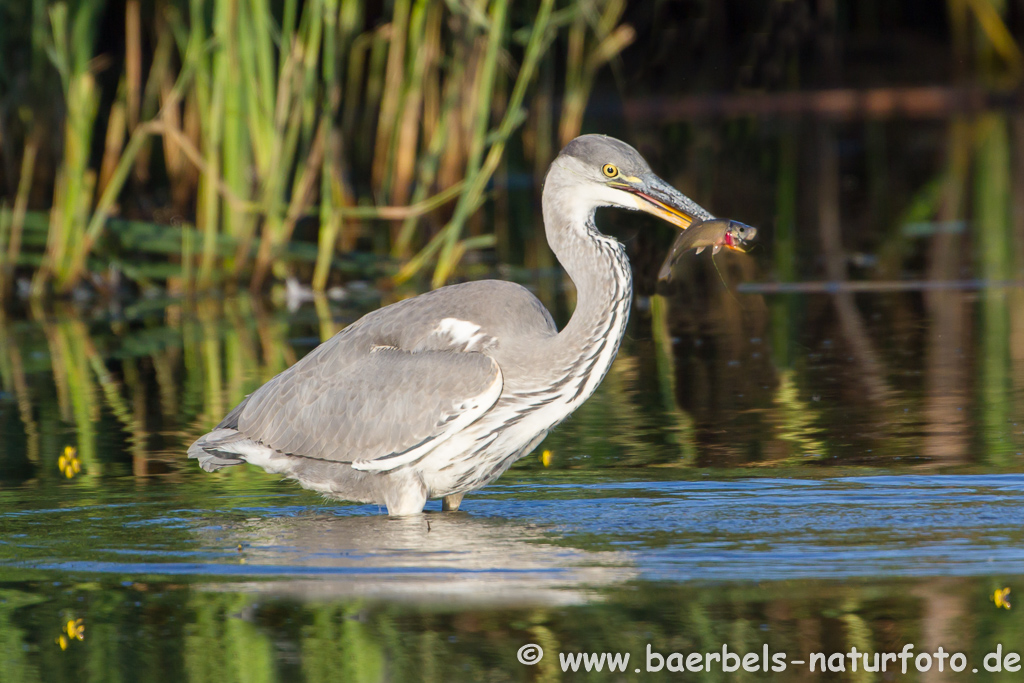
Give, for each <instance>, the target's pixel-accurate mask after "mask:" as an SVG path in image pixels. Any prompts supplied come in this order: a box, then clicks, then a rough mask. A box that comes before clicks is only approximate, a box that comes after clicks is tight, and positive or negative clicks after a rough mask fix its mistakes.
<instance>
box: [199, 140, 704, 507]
mask: <svg viewBox="0 0 1024 683" xmlns="http://www.w3.org/2000/svg"><path fill="white" fill-rule="evenodd" d="M602 206H617V207H621V208H624V209H632V210H640V211H646V212H648V213H651V214H654V215H656V216H659V217H660V218H662V219H664V220H666V221H668V222H669V223H672V224H674V225H676V226H677V227H679V228H681V229H686V228H687V227H688V226H689V225H690V224H691V223H692V222H694V221H697V220H710V219H712V218H713V217H712V216H711V214H709V213H708V212H707V211H705V210H704V209H702V208H701V207H700V206H698V205H697V204H696V203H694V202H693V201H692V200H691V199H689V198H688V197H686V196H685V195H683V194H682V193H681V192H679V191H678V190H676V189H674V188H673V187H672V186H670V185H669V184H668V183H666V182H665V181H663V180H662V179H661V178H659V177H658V176H656V175H655V174H654V173H653V172H652V171H651V168H650V166H649V165H648V164H647V162H646V161H644V159H643V157H642V156H640V154H639V153H638V152H637V151H636V150H635V149H633V148H632V147H630V146H629V145H627V144H626V143H624V142H621V141H619V140H616V139H614V138H610V137H605V136H602V135H584V136H581V137H578V138H576V139H575V140H573V141H571V142H570V143H569V144H568V145H566V146H565V148H564V149H562V151H561V152H560V153H559V154H558V156H557V157H556V158H555V160H554V161H553V162H552V164H551V167H550V169H549V170H548V173H547V176H546V178H545V181H544V191H543V196H542V210H543V217H544V228H545V231H546V235H547V240H548V244H549V245H550V246H551V249H552V251H553V252H554V253H555V256H556V257H557V258H558V260H559V262H560V263H561V264H562V266H563V267H564V268H565V270H566V272H567V273H568V275H569V277H570V278H571V279H572V281H573V283H574V284H575V285H576V290H577V304H576V309H575V311H574V313H573V315H572V318H571V319H570V321H569V322H568V324H567V325H566V326H565V327H564V329H562V330H561V331H559V330H558V328H557V327H556V326H555V323H554V321H553V320H552V318H551V314H550V313H548V311H547V310H546V309H545V308H544V306H543V305H542V304H541V303H540V301H538V300H537V298H536V297H535V296H534V295H533V294H531V293H530V292H529V291H528V290H527V289H526V288H524V287H522V286H520V285H518V284H514V283H511V282H503V281H499V280H487V281H480V282H467V283H463V284H457V285H450V286H448V287H442V288H440V289H436V290H434V291H431V292H427V293H425V294H421V295H419V296H416V297H413V298H411V299H406V300H404V301H400V302H397V303H394V304H391V305H389V306H385V307H383V308H380V309H378V310H376V311H373V312H371V313H368V314H366V315H365V316H363V317H362V318H360V319H359V320H358V321H356V322H354V323H352V324H351V325H349V326H348V327H346V328H345V329H343V330H342V331H341V332H339V333H338V334H336V335H335V336H334V337H332V338H330V339H328V340H327V341H325V342H324V343H322V344H321V345H320V346H318V347H316V348H315V349H314V350H313V351H311V352H310V353H309V354H307V355H306V356H305V357H303V358H302V360H300V361H298V362H297V363H296V364H295V365H293V366H292V367H290V368H288V369H287V370H285V371H284V372H282V373H281V374H279V375H277V376H276V377H274V378H272V379H271V380H270V381H268V382H267V383H266V384H264V385H263V386H262V387H260V388H259V389H257V390H256V391H254V392H253V393H252V394H250V395H249V396H248V397H247V398H246V399H245V400H243V401H242V402H241V403H239V404H238V406H236V407H235V408H234V409H233V410H232V411H231V412H230V413H228V415H227V416H226V417H225V418H224V419H223V420H222V421H221V423H220V424H219V425H217V428H216V429H214V430H213V431H211V432H209V433H208V434H206V435H205V436H202V437H201V438H199V439H198V440H197V441H196V442H195V443H193V444H192V446H191V447H190V448H189V450H188V457H189V458H196V459H198V460H199V464H200V466H202V468H203V469H204V470H207V471H214V470H217V469H220V468H222V467H225V466H228V465H238V464H241V463H243V462H248V463H251V464H253V465H258V466H260V467H262V468H263V469H264V470H266V471H267V472H271V473H276V474H282V475H284V476H285V477H288V478H291V479H295V480H297V481H298V482H299V483H300V484H301V485H302V486H303V487H305V488H307V489H311V490H314V491H318V492H320V493H323V494H325V495H326V496H328V497H331V498H336V499H339V500H348V501H355V502H364V503H377V504H383V505H386V506H387V510H388V513H389V514H390V515H396V516H397V515H411V514H418V513H421V512H422V511H423V507H424V505H425V504H426V501H427V500H428V499H431V498H442V501H443V502H442V508H443V509H444V510H457V509H458V507H459V505H460V503H461V502H462V497H463V496H464V495H465V494H466V493H467V492H470V491H474V490H476V489H479V488H481V487H483V486H485V485H487V484H489V483H490V482H492V481H494V480H495V479H497V478H498V477H499V476H501V474H502V473H503V472H505V470H507V469H508V468H509V466H510V465H511V464H512V463H514V462H515V461H516V460H518V459H520V458H522V457H523V456H525V455H527V454H529V453H530V452H531V451H532V450H533V449H534V448H535V447H536V446H537V445H538V444H539V443H540V442H541V440H543V439H544V437H545V436H546V435H547V433H548V432H549V431H550V430H551V428H552V427H554V426H555V425H557V424H558V423H559V422H561V421H562V420H564V419H565V418H566V417H568V416H569V414H570V413H572V412H573V411H574V410H576V409H577V408H579V406H580V405H581V404H582V403H583V402H584V401H586V400H587V399H588V398H589V397H590V396H591V395H592V394H593V393H594V391H595V390H596V389H597V386H598V384H600V382H601V380H602V379H604V376H605V374H606V373H607V372H608V368H609V367H610V366H611V364H612V361H613V360H614V358H615V354H616V353H617V352H618V348H619V343H620V342H621V341H622V335H623V333H624V331H625V329H626V320H627V318H628V316H629V308H630V303H631V301H632V295H633V286H632V276H631V273H630V267H629V262H628V260H627V259H626V253H625V249H624V248H623V246H622V245H621V244H620V243H619V242H618V241H616V240H615V239H613V238H611V237H608V236H606V235H604V234H602V233H601V232H599V231H598V229H597V227H596V225H595V223H594V214H595V211H596V210H597V209H598V208H599V207H602Z"/></svg>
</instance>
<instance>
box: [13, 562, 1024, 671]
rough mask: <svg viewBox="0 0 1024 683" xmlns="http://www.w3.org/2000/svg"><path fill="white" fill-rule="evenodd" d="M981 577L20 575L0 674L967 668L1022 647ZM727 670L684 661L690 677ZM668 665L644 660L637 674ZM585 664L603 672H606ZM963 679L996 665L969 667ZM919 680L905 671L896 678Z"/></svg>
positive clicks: (1013, 623)
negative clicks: (220, 578)
mask: <svg viewBox="0 0 1024 683" xmlns="http://www.w3.org/2000/svg"><path fill="white" fill-rule="evenodd" d="M1014 578H1017V579H1018V580H1019V577H1014ZM993 585H995V584H993V582H991V581H990V580H988V579H947V580H923V581H891V582H873V583H856V582H854V583H843V584H839V583H835V582H828V581H815V582H776V583H767V584H764V585H759V586H751V585H735V584H723V585H716V586H713V587H710V586H685V585H673V584H665V583H655V582H638V583H633V584H630V585H628V586H625V587H622V588H617V589H612V590H607V591H604V592H602V594H601V595H600V599H599V600H597V601H595V602H593V603H591V604H588V605H584V606H569V607H554V608H550V607H548V608H546V607H531V608H528V609H482V610H481V609H470V610H449V609H444V608H437V607H433V608H416V609H410V608H408V607H401V606H396V605H389V604H374V603H372V602H366V601H338V600H331V599H327V600H321V601H297V600H294V599H291V598H282V597H267V596H259V595H253V594H250V593H240V592H234V591H232V590H230V589H227V590H222V591H216V592H210V591H208V590H204V589H203V588H201V587H195V586H192V587H190V586H183V585H180V584H178V585H175V584H167V583H145V584H143V583H132V584H128V585H120V584H96V585H81V586H75V585H61V586H56V587H41V586H32V585H23V586H18V587H14V588H8V589H5V590H4V591H3V592H2V594H0V595H2V602H0V639H2V642H3V645H4V648H3V651H2V652H3V654H2V655H0V657H2V660H0V663H2V664H3V665H4V680H5V681H8V682H9V683H35V682H37V681H44V680H45V681H63V680H69V681H70V680H76V681H82V680H85V681H121V680H123V681H154V682H155V681H182V680H187V681H197V682H203V681H210V682H213V681H216V682H217V683H231V682H234V681H238V682H239V683H241V682H246V683H248V682H251V681H267V682H269V681H310V682H321V681H338V680H345V681H360V682H363V681H384V680H391V681H445V680H460V681H471V680H480V681H484V680H486V681H494V680H535V679H537V678H538V677H539V678H540V679H541V680H561V679H562V678H568V679H572V678H574V676H572V675H571V672H570V673H568V674H562V672H561V671H560V669H559V667H558V660H557V654H558V653H559V652H561V653H575V652H628V653H630V655H631V662H630V669H632V668H634V666H639V667H640V668H642V669H644V668H646V661H645V655H646V650H647V647H648V646H650V647H651V649H652V651H654V652H658V653H662V654H664V655H668V654H670V653H672V652H683V653H691V652H715V651H717V652H721V649H722V645H723V644H727V645H728V648H729V650H730V651H732V652H739V653H746V652H757V653H760V652H761V649H762V647H763V646H764V645H767V646H768V648H769V651H770V652H772V653H778V652H784V653H786V654H787V657H788V659H789V660H795V659H798V658H802V659H804V660H805V661H806V660H807V659H808V658H809V654H810V653H813V652H823V653H826V654H832V653H835V652H840V653H846V652H849V651H850V648H852V647H856V648H857V649H858V650H859V651H861V652H868V653H874V652H898V651H899V650H900V649H902V648H903V646H904V645H905V644H907V643H911V644H913V645H914V652H915V654H919V653H921V652H934V651H935V650H936V648H937V647H939V646H940V645H941V646H942V647H943V649H944V650H946V651H947V652H963V653H964V654H965V655H966V656H967V658H968V662H969V665H970V666H973V667H977V668H979V669H982V666H981V661H982V658H983V657H984V655H985V654H986V653H988V652H991V651H993V650H994V649H995V647H996V645H997V644H1001V645H1002V647H1003V651H1004V653H1005V652H1007V651H1016V652H1020V651H1022V650H1024V617H1022V613H1021V611H1020V610H1014V609H1011V610H1002V609H998V608H996V607H995V605H994V604H993V603H992V602H991V599H990V595H989V594H990V593H991V589H992V586H993ZM69 606H71V607H69ZM69 615H72V616H74V617H76V618H81V619H82V620H83V624H84V627H85V631H84V640H83V641H81V642H72V643H71V644H70V645H69V646H68V648H67V649H66V650H63V651H62V650H61V649H60V648H59V646H58V645H57V644H56V643H55V642H54V640H55V637H56V635H57V634H58V633H60V631H61V629H62V627H63V624H64V622H65V621H66V619H67V618H68V616H69ZM965 623H970V624H971V628H970V629H965V628H963V625H964V624H965ZM530 642H533V643H537V644H540V645H541V646H542V647H543V648H544V649H545V653H546V655H545V658H544V660H542V662H541V664H540V665H539V666H538V667H537V668H536V669H532V668H528V667H526V666H524V665H522V664H520V663H519V662H518V661H517V660H516V652H517V651H518V649H519V647H520V646H522V645H523V644H525V643H530ZM847 666H849V661H848V660H847ZM630 673H632V671H630ZM896 673H898V671H897V672H896ZM806 674H807V670H806V665H805V666H802V667H801V666H799V665H791V666H790V668H789V669H788V671H787V672H786V673H785V674H783V676H784V677H785V678H789V679H791V678H796V677H799V676H801V675H806ZM583 675H584V674H583V672H580V674H578V676H583ZM737 676H740V677H742V674H732V675H730V674H726V673H723V672H721V670H718V671H715V672H712V673H711V674H706V673H705V674H688V677H689V679H690V680H698V679H699V680H733V679H734V678H736V677H737ZM1003 676H1006V678H1005V680H1010V679H1011V677H1012V675H1008V674H1005V673H1004V674H1003ZM678 677H679V674H673V673H670V672H667V671H665V670H662V671H661V672H659V673H653V672H651V673H648V672H646V671H645V672H644V678H645V679H646V678H650V679H651V680H677V679H678ZM746 677H748V678H749V677H754V678H764V677H765V674H763V673H762V672H756V673H754V674H748V675H747V676H746ZM586 678H587V680H591V679H593V680H618V676H617V675H615V674H611V673H609V672H607V671H605V672H602V673H597V672H591V673H590V674H588V675H586ZM842 678H843V679H844V680H878V678H877V677H876V676H874V675H867V676H865V675H864V673H863V669H861V670H860V671H859V672H858V673H857V674H854V673H853V672H851V671H849V669H847V673H846V674H845V675H844V676H842ZM974 678H978V679H979V680H992V679H998V680H1004V678H1002V677H991V676H986V672H985V671H984V670H983V669H982V671H981V675H980V676H975V677H974ZM930 679H931V678H930V677H929V676H924V675H915V674H914V673H913V672H912V673H911V675H910V676H909V677H908V678H907V680H930Z"/></svg>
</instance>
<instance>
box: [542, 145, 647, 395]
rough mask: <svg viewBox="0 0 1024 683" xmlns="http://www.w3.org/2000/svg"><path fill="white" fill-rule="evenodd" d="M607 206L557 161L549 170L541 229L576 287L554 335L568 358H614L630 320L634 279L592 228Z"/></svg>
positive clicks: (620, 252)
mask: <svg viewBox="0 0 1024 683" xmlns="http://www.w3.org/2000/svg"><path fill="white" fill-rule="evenodd" d="M605 204H607V202H606V201H602V199H601V198H600V197H599V196H598V193H597V192H588V191H587V189H586V187H581V185H580V183H579V182H578V178H576V177H575V176H574V175H573V174H572V173H571V171H568V170H565V169H564V168H562V167H561V166H559V164H558V162H557V161H556V162H555V163H554V164H553V165H552V167H551V170H550V171H549V172H548V175H547V178H546V180H545V183H544V192H543V197H542V207H543V213H544V227H545V230H546V232H547V238H548V244H549V245H550V246H551V250H552V251H553V252H554V253H555V257H556V258H557V259H558V261H559V263H561V265H562V267H563V268H565V271H566V273H568V275H569V278H570V279H572V281H573V284H574V285H576V310H575V311H574V312H573V315H572V318H571V319H570V320H569V323H568V324H567V325H566V326H565V328H564V329H563V330H562V331H561V332H560V333H559V335H558V347H559V350H561V351H563V352H564V353H566V354H576V355H580V354H582V355H583V356H586V355H587V354H590V353H593V351H592V349H594V348H595V347H596V346H597V345H600V346H601V347H602V349H604V348H608V347H611V348H610V350H611V356H612V357H614V352H615V351H616V350H617V349H618V346H619V342H620V341H621V340H622V334H623V333H624V331H625V324H626V320H627V319H628V317H629V306H630V303H631V301H632V298H633V278H632V274H631V272H630V267H629V261H628V260H627V258H626V252H625V249H624V248H623V246H622V245H621V244H620V243H619V242H618V241H616V240H615V239H613V238H611V237H608V236H607V235H603V234H601V233H600V232H598V230H597V228H596V226H595V224H594V213H595V211H596V210H597V208H598V207H599V206H603V205H605ZM609 363H610V359H609ZM605 370H607V368H603V369H602V370H601V373H600V376H601V377H603V376H604V371H605ZM598 379H600V378H598Z"/></svg>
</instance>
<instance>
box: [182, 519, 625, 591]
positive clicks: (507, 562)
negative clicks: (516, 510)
mask: <svg viewBox="0 0 1024 683" xmlns="http://www.w3.org/2000/svg"><path fill="white" fill-rule="evenodd" d="M548 532H549V529H547V528H546V527H544V526H543V525H538V524H533V523H529V522H522V521H517V520H508V519H496V518H492V517H481V516H475V515H473V514H471V513H467V512H455V513H436V512H434V513H430V512H428V513H425V514H423V515H415V516H410V517H397V518H396V517H387V516H385V515H371V516H364V515H359V516H356V515H344V514H331V513H327V512H323V511H317V512H313V513H311V514H301V515H297V516H288V517H282V516H259V517H248V518H246V519H245V520H244V521H238V522H230V523H228V524H220V525H218V527H217V529H216V530H213V529H209V528H208V529H203V530H200V531H199V534H200V536H201V538H200V543H201V544H202V545H204V546H207V547H211V546H220V547H223V546H224V544H225V542H230V543H232V544H237V554H238V560H239V565H240V566H239V567H238V570H239V573H240V574H242V576H240V577H236V578H238V579H240V581H236V580H229V581H227V582H217V583H215V584H207V586H206V587H207V588H210V589H214V590H223V589H228V590H245V591H256V592H267V593H272V594H276V595H288V596H294V597H299V598H303V599H308V598H338V597H357V596H358V597H362V598H370V599H379V600H388V601H403V602H420V603H430V604H437V605H459V606H460V607H464V606H466V605H467V604H470V605H474V606H495V605H523V604H543V605H551V604H571V603H578V602H585V601H587V600H589V599H591V598H592V597H593V591H594V590H595V589H597V588H600V587H602V586H607V585H609V584H614V583H619V582H621V581H625V580H628V579H630V578H633V577H634V576H635V575H636V571H635V569H634V568H633V567H632V561H631V557H630V555H629V554H628V553H624V552H610V551H598V552H589V551H583V550H578V549H574V548H565V547H560V546H555V545H552V544H551V543H550V541H549V539H548ZM204 536H205V538H204ZM266 579H272V580H266Z"/></svg>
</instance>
